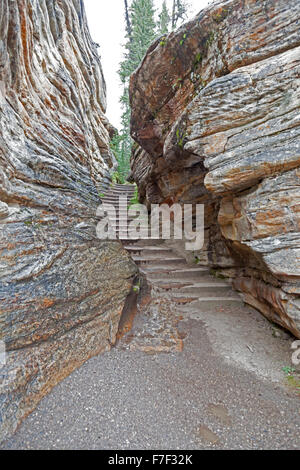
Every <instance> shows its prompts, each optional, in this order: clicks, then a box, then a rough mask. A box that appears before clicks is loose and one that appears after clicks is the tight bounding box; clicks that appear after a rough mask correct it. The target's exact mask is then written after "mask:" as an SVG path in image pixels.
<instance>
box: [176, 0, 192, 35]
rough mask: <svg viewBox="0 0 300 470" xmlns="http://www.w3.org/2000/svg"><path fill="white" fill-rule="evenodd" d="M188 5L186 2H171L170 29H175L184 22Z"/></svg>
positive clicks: (184, 0) (177, 0)
mask: <svg viewBox="0 0 300 470" xmlns="http://www.w3.org/2000/svg"><path fill="white" fill-rule="evenodd" d="M188 9H189V5H188V3H187V1H186V0H173V8H172V29H176V28H177V26H179V24H180V23H182V22H183V21H185V20H186V18H187V13H188Z"/></svg>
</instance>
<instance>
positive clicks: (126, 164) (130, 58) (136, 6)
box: [112, 0, 188, 182]
mask: <svg viewBox="0 0 300 470" xmlns="http://www.w3.org/2000/svg"><path fill="white" fill-rule="evenodd" d="M124 6H125V21H126V43H125V55H124V60H123V61H122V62H121V64H120V68H119V76H120V79H121V82H122V84H123V94H122V96H121V98H120V103H121V106H122V110H123V113H122V117H121V131H120V133H119V134H118V135H117V136H115V137H114V138H113V140H112V150H113V151H114V153H115V156H116V159H117V161H118V171H117V173H118V179H119V180H120V181H122V182H125V181H126V179H127V177H128V174H129V172H130V157H131V150H132V144H133V141H132V138H131V136H130V118H131V109H130V103H129V91H128V90H129V78H130V75H131V74H132V73H133V72H134V71H135V70H136V68H137V67H138V66H139V65H140V63H141V61H142V59H143V57H144V55H145V53H146V52H147V50H148V48H149V46H150V44H151V43H152V42H153V41H154V39H156V38H157V37H159V36H162V38H161V41H160V45H161V46H164V45H165V44H166V35H167V34H168V32H169V28H170V24H171V25H172V29H174V28H176V27H177V26H178V25H179V23H180V22H182V21H184V19H186V17H187V11H188V4H187V2H186V0H174V1H173V8H172V14H170V13H169V11H168V8H167V3H166V0H164V1H163V2H162V8H161V11H160V13H159V15H158V21H157V22H156V20H155V9H154V0H132V1H131V2H128V0H124ZM186 38H187V33H185V34H184V35H183V37H182V41H183V42H184V41H185V39H186ZM183 42H182V44H183ZM175 59H176V58H175ZM181 86H182V79H178V81H177V83H176V84H175V87H176V88H181Z"/></svg>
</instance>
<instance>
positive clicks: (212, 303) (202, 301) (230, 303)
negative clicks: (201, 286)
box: [156, 292, 242, 311]
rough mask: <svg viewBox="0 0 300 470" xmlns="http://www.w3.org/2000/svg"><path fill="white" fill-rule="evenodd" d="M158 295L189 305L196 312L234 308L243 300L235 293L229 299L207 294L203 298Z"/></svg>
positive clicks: (199, 296) (188, 295) (183, 295)
mask: <svg viewBox="0 0 300 470" xmlns="http://www.w3.org/2000/svg"><path fill="white" fill-rule="evenodd" d="M156 295H157V296H158V297H162V298H164V297H168V298H170V299H171V300H173V301H174V302H177V303H180V304H189V309H190V308H193V309H195V311H197V309H199V310H201V309H207V308H218V307H219V308H222V307H234V306H237V305H239V304H241V303H242V299H241V298H240V297H238V296H235V295H234V292H232V293H231V295H230V296H229V295H228V296H227V297H226V296H224V295H220V296H219V297H218V296H216V295H214V296H207V294H203V296H201V295H199V294H182V293H174V292H168V294H165V293H161V292H157V293H156Z"/></svg>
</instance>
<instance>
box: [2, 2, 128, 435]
mask: <svg viewBox="0 0 300 470" xmlns="http://www.w3.org/2000/svg"><path fill="white" fill-rule="evenodd" d="M105 107H106V99H105V82H104V79H103V75H102V69H101V64H100V59H99V57H98V55H97V52H96V48H95V46H94V44H93V42H92V40H91V38H90V34H89V30H88V27H87V22H86V17H85V12H84V7H83V2H82V1H81V0H55V1H54V0H39V1H36V0H14V1H7V0H0V227H1V232H0V253H1V260H0V340H2V341H4V342H5V345H6V350H7V364H6V366H5V367H2V368H0V378H1V385H0V410H1V414H0V440H1V439H3V438H5V437H6V436H8V435H9V434H10V433H11V432H12V431H14V430H15V428H16V426H17V425H18V423H19V422H20V420H21V419H22V418H23V417H24V416H25V415H27V414H28V413H29V412H31V411H32V409H33V408H34V407H35V406H36V404H37V402H38V401H39V400H40V399H41V397H42V396H43V395H45V393H47V392H48V391H49V390H50V389H51V387H52V386H53V385H55V384H56V383H57V382H58V381H59V380H61V379H63V378H64V377H65V376H66V375H68V374H69V373H70V372H71V371H72V370H74V368H76V367H78V366H79V365H81V364H82V363H83V362H84V361H86V360H87V359H88V358H89V357H91V356H93V355H95V354H98V353H100V352H102V351H106V350H108V349H110V347H111V344H113V343H114V341H115V337H116V333H117V329H118V324H119V319H120V315H121V312H122V309H123V306H124V302H125V299H126V297H127V295H128V293H129V291H130V287H131V279H132V276H133V275H134V273H135V267H134V266H133V264H132V262H131V261H130V259H129V257H128V255H127V254H126V252H125V251H124V250H123V248H122V247H121V245H120V244H119V243H118V242H104V241H100V240H98V239H97V238H96V222H97V221H96V209H97V206H98V205H99V194H98V193H99V191H100V189H101V188H103V186H105V185H106V184H107V183H108V181H109V178H108V174H109V171H110V169H112V168H113V167H114V165H115V159H114V157H113V155H112V153H111V151H110V147H109V140H110V137H109V133H110V134H112V132H113V130H112V126H111V125H110V124H109V123H108V121H107V119H106V117H105V115H104V112H105Z"/></svg>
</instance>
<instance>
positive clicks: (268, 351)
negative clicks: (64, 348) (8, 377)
mask: <svg viewBox="0 0 300 470" xmlns="http://www.w3.org/2000/svg"><path fill="white" fill-rule="evenodd" d="M133 191H134V190H133V189H132V187H130V186H127V187H124V189H123V188H122V187H121V186H118V187H115V188H113V189H112V190H110V191H109V192H108V194H107V195H103V199H102V200H103V202H106V203H111V204H113V205H115V206H116V205H117V202H118V198H119V196H120V195H123V197H124V196H125V195H127V196H129V199H130V197H131V196H132V194H133ZM123 209H125V207H123V208H122V207H121V208H119V211H118V213H117V221H120V220H122V214H121V212H122V210H123ZM119 227H120V226H119V225H118V228H119ZM122 243H123V244H124V246H125V247H126V249H127V250H128V251H129V252H130V253H131V254H132V256H133V259H134V260H135V262H136V263H138V266H139V269H140V273H141V275H142V276H143V278H144V281H143V283H144V285H145V283H146V284H147V289H144V293H143V292H141V295H140V297H139V300H138V310H137V313H136V315H135V318H134V321H133V324H132V325H131V327H132V328H131V329H130V331H126V328H125V329H124V331H123V334H122V335H121V337H120V339H119V341H118V342H117V344H116V346H115V347H114V348H113V349H112V350H111V351H110V352H108V353H105V354H103V355H100V356H98V357H95V358H93V359H90V360H89V361H87V363H86V364H84V365H83V366H82V367H81V368H79V369H78V370H76V371H75V372H73V373H72V374H71V375H70V376H69V377H68V378H67V379H65V380H64V381H63V382H61V383H60V384H58V385H57V386H56V387H55V388H54V389H53V390H52V392H51V393H50V394H49V395H48V396H46V397H45V398H44V399H43V400H42V402H41V403H40V404H39V405H38V407H37V409H36V410H35V411H34V412H33V413H32V414H31V415H30V416H29V417H28V418H27V419H26V420H25V422H24V423H23V424H22V425H21V426H20V429H19V430H18V431H17V433H16V434H15V436H13V437H12V438H11V439H10V440H8V441H7V442H5V443H4V444H3V448H6V449H74V448H76V449H140V448H144V449H209V448H217V449H262V448H264V449H268V448H270V449H279V448H280V449H285V448H286V449H297V448H298V447H299V444H300V442H299V435H300V433H299V431H300V408H299V403H300V402H299V397H298V396H297V394H296V392H295V390H293V389H289V388H288V387H287V386H285V385H284V383H283V374H282V370H281V369H282V366H283V365H284V364H285V363H288V362H289V357H290V342H291V336H290V334H289V333H286V332H284V331H283V330H278V329H276V328H274V326H272V325H271V324H270V323H269V322H268V321H267V320H266V319H264V318H263V317H262V316H261V315H260V314H259V313H258V312H256V311H255V310H254V309H251V308H250V307H247V306H245V305H244V304H243V303H242V301H241V299H240V297H239V296H238V295H237V294H234V293H233V291H232V290H231V288H230V286H229V285H228V284H227V283H225V282H221V281H220V280H217V279H215V278H214V277H213V276H210V275H209V271H208V269H207V268H206V267H202V266H196V267H195V266H193V265H189V264H187V263H186V261H185V259H184V258H180V257H179V256H178V255H176V253H174V252H172V250H171V249H170V248H168V247H167V245H166V244H165V243H162V241H160V240H156V241H155V240H139V241H132V240H127V239H123V240H122ZM141 290H143V287H141ZM125 324H126V319H125ZM125 326H126V325H125ZM121 327H122V318H121ZM123 327H124V325H123ZM274 333H276V334H274Z"/></svg>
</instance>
